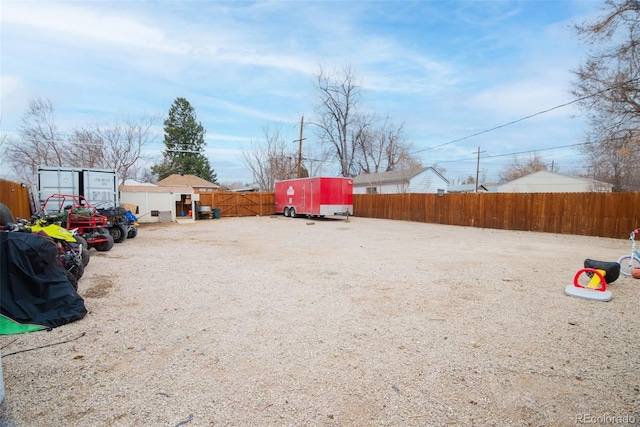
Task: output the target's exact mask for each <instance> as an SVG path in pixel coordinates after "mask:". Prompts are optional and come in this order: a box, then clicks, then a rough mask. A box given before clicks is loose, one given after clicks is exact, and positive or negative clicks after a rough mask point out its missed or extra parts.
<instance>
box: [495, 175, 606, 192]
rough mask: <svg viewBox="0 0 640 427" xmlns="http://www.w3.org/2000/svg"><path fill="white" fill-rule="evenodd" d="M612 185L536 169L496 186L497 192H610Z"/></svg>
mask: <svg viewBox="0 0 640 427" xmlns="http://www.w3.org/2000/svg"><path fill="white" fill-rule="evenodd" d="M612 188H613V185H612V184H608V183H606V182H602V181H596V180H593V179H589V178H581V177H578V176H570V175H563V174H560V173H556V172H549V171H538V172H534V173H532V174H529V175H525V176H523V177H520V178H517V179H514V180H513V181H509V182H507V183H505V184H502V185H499V186H498V190H497V191H498V192H499V193H589V192H599V193H603V192H604V193H610V192H611V191H612Z"/></svg>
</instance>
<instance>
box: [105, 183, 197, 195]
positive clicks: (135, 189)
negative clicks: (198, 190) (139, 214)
mask: <svg viewBox="0 0 640 427" xmlns="http://www.w3.org/2000/svg"><path fill="white" fill-rule="evenodd" d="M118 188H119V189H120V191H125V192H130V193H180V194H188V193H193V188H192V187H187V186H186V185H180V186H172V185H121V186H119V187H118Z"/></svg>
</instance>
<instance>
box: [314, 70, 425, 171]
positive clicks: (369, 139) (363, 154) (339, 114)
mask: <svg viewBox="0 0 640 427" xmlns="http://www.w3.org/2000/svg"><path fill="white" fill-rule="evenodd" d="M315 87H316V90H317V93H318V101H319V102H318V105H317V107H316V116H317V120H316V121H315V122H313V124H315V125H316V126H318V128H319V130H320V132H319V137H320V141H321V143H323V144H325V145H327V146H329V147H330V150H329V153H330V155H331V157H332V158H334V159H335V160H336V161H337V162H338V163H339V164H340V173H341V174H342V175H343V176H355V175H359V174H361V173H378V172H384V171H392V170H398V169H404V168H411V167H413V166H415V165H416V164H419V163H420V162H419V161H418V160H417V159H415V158H412V156H411V155H410V154H409V153H410V144H409V143H408V142H407V141H406V138H405V135H404V126H403V125H400V126H396V125H394V124H393V123H391V120H390V118H389V116H388V115H387V116H386V117H385V118H384V119H382V120H381V119H380V118H379V116H378V115H377V114H376V113H375V112H366V111H364V110H363V109H362V108H361V107H360V101H361V92H360V86H359V85H358V84H357V83H356V78H355V76H354V75H353V73H352V71H351V69H350V68H348V67H345V68H343V69H342V72H341V73H340V74H338V75H334V74H330V73H327V72H325V71H324V70H323V69H322V68H320V70H319V72H318V74H317V76H316V85H315Z"/></svg>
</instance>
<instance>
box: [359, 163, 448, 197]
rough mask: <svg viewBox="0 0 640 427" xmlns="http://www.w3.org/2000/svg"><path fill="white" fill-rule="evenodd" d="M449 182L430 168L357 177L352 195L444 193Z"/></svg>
mask: <svg viewBox="0 0 640 427" xmlns="http://www.w3.org/2000/svg"><path fill="white" fill-rule="evenodd" d="M448 186H449V181H448V180H447V179H446V178H445V177H444V176H442V175H441V174H440V172H438V171H437V170H435V169H434V168H432V167H426V168H422V169H417V170H416V169H413V170H402V171H390V172H381V173H371V174H363V175H358V176H356V177H355V178H353V194H394V193H446V191H447V187H448Z"/></svg>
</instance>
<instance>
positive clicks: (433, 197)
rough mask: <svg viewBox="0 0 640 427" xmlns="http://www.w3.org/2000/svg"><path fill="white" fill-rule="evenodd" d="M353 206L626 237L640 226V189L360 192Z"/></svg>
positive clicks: (474, 223) (373, 214)
mask: <svg viewBox="0 0 640 427" xmlns="http://www.w3.org/2000/svg"><path fill="white" fill-rule="evenodd" d="M353 210H354V212H353V214H354V216H357V217H368V218H384V219H396V220H405V221H417V222H428V223H434V224H448V225H462V226H468V227H478V228H497V229H503V230H522V231H540V232H546V233H560V234H577V235H585V236H600V237H612V238H625V237H628V236H629V233H630V232H631V231H632V230H634V229H635V228H637V227H640V192H633V193H478V194H476V193H471V194H448V193H447V194H444V195H442V196H439V195H437V194H412V193H405V194H354V195H353Z"/></svg>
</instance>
